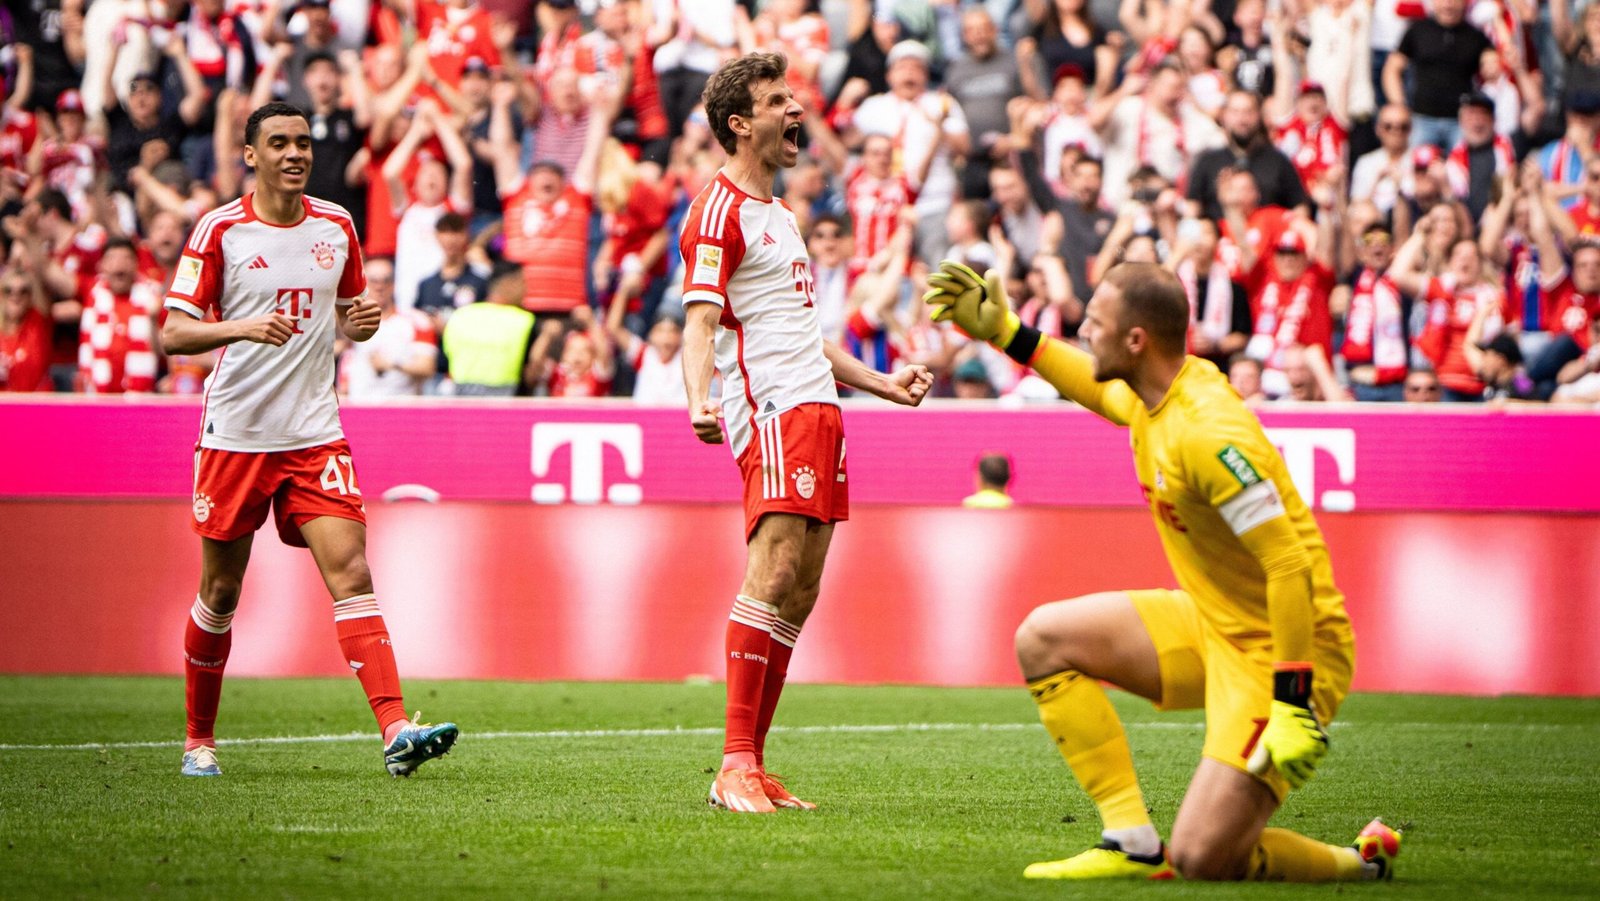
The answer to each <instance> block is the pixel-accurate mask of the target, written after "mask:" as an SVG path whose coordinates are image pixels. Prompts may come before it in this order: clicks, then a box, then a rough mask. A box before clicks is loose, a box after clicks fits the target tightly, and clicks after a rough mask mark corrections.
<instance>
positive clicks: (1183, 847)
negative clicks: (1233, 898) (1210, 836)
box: [1167, 836, 1249, 882]
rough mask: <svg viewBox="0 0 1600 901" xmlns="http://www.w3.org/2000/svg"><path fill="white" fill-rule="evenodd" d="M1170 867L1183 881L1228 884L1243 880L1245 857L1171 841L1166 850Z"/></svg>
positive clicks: (1220, 848)
mask: <svg viewBox="0 0 1600 901" xmlns="http://www.w3.org/2000/svg"><path fill="white" fill-rule="evenodd" d="M1167 854H1168V856H1170V857H1171V858H1172V866H1173V868H1174V869H1176V870H1177V871H1178V874H1179V875H1180V876H1182V877H1183V878H1185V879H1194V880H1200V881H1209V882H1231V881H1235V880H1239V879H1243V878H1244V874H1245V869H1246V867H1247V865H1248V863H1249V858H1248V857H1240V856H1239V855H1237V854H1235V853H1233V851H1232V850H1231V849H1229V848H1223V847H1217V846H1208V845H1206V844H1201V843H1195V842H1183V841H1182V840H1181V839H1179V838H1178V837H1176V836H1174V837H1173V842H1172V845H1171V846H1170V847H1169V848H1168V849H1167Z"/></svg>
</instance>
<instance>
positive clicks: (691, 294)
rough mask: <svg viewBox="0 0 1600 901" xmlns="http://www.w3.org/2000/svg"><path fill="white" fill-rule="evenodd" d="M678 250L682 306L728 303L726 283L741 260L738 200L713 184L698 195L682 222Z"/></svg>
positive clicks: (742, 255)
mask: <svg viewBox="0 0 1600 901" xmlns="http://www.w3.org/2000/svg"><path fill="white" fill-rule="evenodd" d="M684 223H685V226H684V229H683V235H682V237H680V238H679V239H678V250H679V251H681V252H682V253H683V304H684V306H688V305H689V304H692V303H697V302H705V303H714V304H716V305H717V306H719V307H725V306H727V303H728V282H729V281H731V280H732V279H733V273H734V271H735V270H737V269H738V268H739V264H740V263H741V262H743V261H744V250H745V247H744V232H743V231H742V230H741V229H740V227H739V201H738V198H736V197H734V196H733V195H732V192H730V191H728V190H727V189H726V188H724V187H722V186H721V185H720V184H718V183H717V182H713V183H712V186H711V187H710V188H709V189H707V190H706V191H705V193H703V194H701V195H700V197H699V198H698V199H696V200H695V202H694V205H693V206H691V207H690V208H689V213H688V215H687V216H686V217H685V219H684Z"/></svg>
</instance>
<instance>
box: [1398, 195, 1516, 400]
mask: <svg viewBox="0 0 1600 901" xmlns="http://www.w3.org/2000/svg"><path fill="white" fill-rule="evenodd" d="M1441 215H1442V216H1444V217H1449V216H1450V215H1452V214H1451V213H1450V211H1449V210H1448V209H1447V208H1444V207H1441V208H1439V209H1438V210H1436V211H1435V212H1433V213H1430V214H1429V215H1428V217H1427V218H1425V219H1424V220H1423V221H1422V222H1420V223H1418V225H1417V230H1416V231H1414V232H1412V233H1411V237H1410V238H1408V239H1406V242H1405V244H1403V245H1401V247H1400V252H1399V253H1397V254H1395V259H1394V264H1393V265H1391V266H1390V267H1389V276H1390V278H1392V279H1394V283H1395V284H1396V285H1398V286H1399V287H1400V290H1401V291H1404V292H1405V293H1407V294H1410V295H1411V296H1412V297H1414V298H1416V302H1418V303H1421V304H1423V305H1424V306H1425V308H1426V310H1427V319H1426V323H1427V324H1426V326H1425V327H1424V328H1423V331H1422V334H1420V335H1418V336H1417V338H1416V345H1417V348H1418V349H1419V350H1420V351H1421V352H1422V354H1423V356H1425V357H1427V358H1428V360H1429V362H1431V363H1432V364H1433V369H1434V372H1435V373H1437V374H1438V376H1439V383H1440V384H1441V385H1443V386H1444V399H1445V400H1447V401H1478V400H1482V399H1483V382H1482V380H1480V379H1479V378H1478V373H1477V371H1476V369H1475V368H1474V367H1473V365H1472V362H1471V360H1469V359H1468V356H1467V352H1466V344H1467V333H1468V331H1469V330H1470V329H1471V328H1472V325H1473V322H1474V321H1475V320H1477V318H1478V313H1479V310H1480V309H1481V308H1483V307H1484V306H1486V305H1487V306H1489V307H1490V312H1494V313H1498V312H1499V311H1500V310H1501V309H1503V307H1504V302H1505V294H1504V292H1503V291H1502V290H1501V288H1500V286H1499V285H1497V284H1496V283H1495V282H1494V280H1492V279H1486V278H1485V277H1484V271H1483V257H1482V256H1481V255H1480V253H1479V250H1478V242H1476V241H1474V240H1473V239H1471V238H1459V239H1457V240H1456V242H1455V243H1454V244H1453V245H1451V247H1450V254H1449V257H1448V262H1447V263H1446V265H1445V271H1444V273H1443V274H1441V275H1439V276H1437V277H1429V276H1428V275H1426V274H1425V273H1424V272H1423V271H1422V268H1421V256H1422V248H1423V245H1424V243H1425V242H1426V241H1427V240H1428V235H1429V233H1430V232H1431V231H1433V230H1434V229H1436V228H1439V227H1441V226H1440V224H1439V218H1440V216H1441ZM1501 321H1503V320H1501ZM1500 330H1501V328H1500V322H1494V323H1493V327H1480V332H1481V333H1482V334H1483V335H1484V336H1485V337H1487V338H1493V337H1494V335H1495V334H1498V333H1499V332H1500Z"/></svg>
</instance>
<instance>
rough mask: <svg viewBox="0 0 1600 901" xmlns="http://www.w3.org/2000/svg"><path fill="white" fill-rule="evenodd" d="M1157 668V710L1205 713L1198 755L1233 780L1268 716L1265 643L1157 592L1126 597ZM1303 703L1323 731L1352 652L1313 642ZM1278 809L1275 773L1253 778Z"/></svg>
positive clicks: (1186, 601)
mask: <svg viewBox="0 0 1600 901" xmlns="http://www.w3.org/2000/svg"><path fill="white" fill-rule="evenodd" d="M1128 597H1129V598H1131V599H1132V600H1133V606H1134V609H1135V610H1137V611H1138V613H1139V618H1140V619H1142V620H1143V621H1144V627H1145V630H1146V631H1147V632H1149V633H1150V640H1151V642H1153V643H1154V644H1155V648H1156V656H1157V658H1158V659H1159V660H1160V662H1161V701H1160V703H1158V704H1156V707H1157V708H1158V709H1160V710H1193V709H1195V708H1199V707H1204V708H1205V711H1206V740H1205V746H1204V748H1203V749H1202V751H1201V753H1202V754H1204V755H1205V756H1206V757H1210V758H1211V759H1212V760H1216V761H1219V762H1221V763H1224V764H1227V765H1228V766H1231V767H1233V768H1234V769H1236V770H1239V771H1241V772H1249V770H1248V769H1247V767H1246V762H1247V761H1248V760H1249V759H1250V752H1251V751H1254V750H1255V746H1256V742H1257V741H1258V740H1259V739H1260V738H1261V730H1263V729H1265V728H1266V725H1267V714H1268V713H1269V712H1270V711H1271V709H1272V663H1273V659H1272V641H1271V638H1270V637H1262V638H1255V639H1251V640H1248V641H1245V640H1238V639H1234V638H1230V637H1229V636H1226V635H1224V634H1222V633H1221V632H1218V631H1217V630H1216V629H1215V628H1213V627H1212V626H1211V625H1210V624H1209V623H1207V622H1206V621H1205V619H1204V618H1203V617H1202V616H1201V615H1200V611H1199V608H1198V607H1196V605H1195V603H1194V600H1193V599H1192V598H1190V597H1189V595H1188V593H1186V592H1183V591H1173V590H1170V589H1165V588H1156V589H1147V590H1140V591H1129V592H1128ZM1311 664H1312V668H1313V669H1312V672H1313V678H1312V684H1311V702H1312V705H1313V706H1314V708H1315V710H1316V714H1317V719H1318V720H1320V721H1321V722H1322V724H1323V725H1324V726H1326V725H1327V724H1328V723H1330V722H1332V720H1333V716H1334V714H1335V713H1337V712H1338V710H1339V705H1340V704H1341V703H1343V702H1344V699H1345V696H1346V695H1348V694H1349V693H1350V676H1351V673H1352V671H1353V669H1354V667H1355V645H1354V644H1353V643H1351V642H1348V641H1346V642H1326V641H1323V640H1321V639H1318V640H1317V641H1316V642H1315V643H1314V645H1313V648H1312V661H1311ZM1258 778H1260V779H1261V781H1263V782H1265V783H1266V784H1267V787H1268V788H1270V789H1271V790H1272V793H1273V794H1274V795H1276V796H1277V797H1278V800H1279V801H1282V800H1283V799H1284V797H1285V796H1287V795H1288V794H1289V784H1288V783H1287V782H1285V781H1284V780H1283V777H1281V776H1279V775H1278V772H1277V771H1276V770H1271V771H1269V772H1268V773H1267V774H1266V776H1265V777H1258Z"/></svg>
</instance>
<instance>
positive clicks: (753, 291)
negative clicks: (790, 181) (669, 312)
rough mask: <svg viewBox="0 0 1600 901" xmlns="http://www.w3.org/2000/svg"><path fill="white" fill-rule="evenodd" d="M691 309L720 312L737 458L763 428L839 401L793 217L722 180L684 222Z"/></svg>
mask: <svg viewBox="0 0 1600 901" xmlns="http://www.w3.org/2000/svg"><path fill="white" fill-rule="evenodd" d="M678 240H679V248H680V249H681V250H682V251H683V268H684V273H683V303H684V306H686V307H687V306H688V305H689V304H692V303H714V304H716V305H717V306H720V307H721V308H722V319H721V321H720V323H719V325H718V328H717V343H716V356H717V369H718V371H720V372H721V373H722V384H723V388H722V415H723V420H724V422H725V423H726V424H727V427H728V437H729V438H730V439H731V444H732V450H733V455H734V456H735V457H738V456H739V455H740V454H742V453H743V452H744V449H745V447H747V446H748V445H749V444H750V440H751V438H752V437H753V436H754V435H755V433H756V428H757V426H758V425H760V424H762V423H765V422H766V421H767V420H768V419H771V418H772V417H775V416H777V415H778V414H780V413H782V412H784V411H785V410H789V409H792V408H793V407H796V406H799V405H800V404H806V403H824V404H834V405H837V404H838V403H839V390H838V388H837V386H835V384H834V380H833V366H832V365H831V364H829V363H828V358H827V357H825V356H824V355H823V353H822V328H821V326H820V324H819V322H818V319H817V308H816V303H815V295H816V291H815V289H814V288H813V286H812V281H811V259H810V257H809V256H808V255H807V253H806V244H805V241H804V240H803V239H802V238H801V237H800V226H799V225H798V224H797V223H796V221H795V218H794V213H792V212H790V210H789V208H788V207H787V206H785V205H784V203H783V201H782V200H778V199H773V200H757V199H756V198H754V197H751V196H750V195H749V194H746V193H744V192H743V191H741V190H739V189H738V188H737V187H735V186H734V184H733V182H732V181H730V180H729V179H728V176H727V175H726V174H724V173H721V172H718V173H717V177H716V178H715V179H713V180H712V182H711V184H709V185H707V186H706V187H705V189H704V190H703V191H701V192H700V196H698V197H696V198H695V200H694V204H693V205H691V206H690V207H689V212H688V214H687V215H685V216H684V219H683V233H682V235H681V236H680V237H679V239H678Z"/></svg>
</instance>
